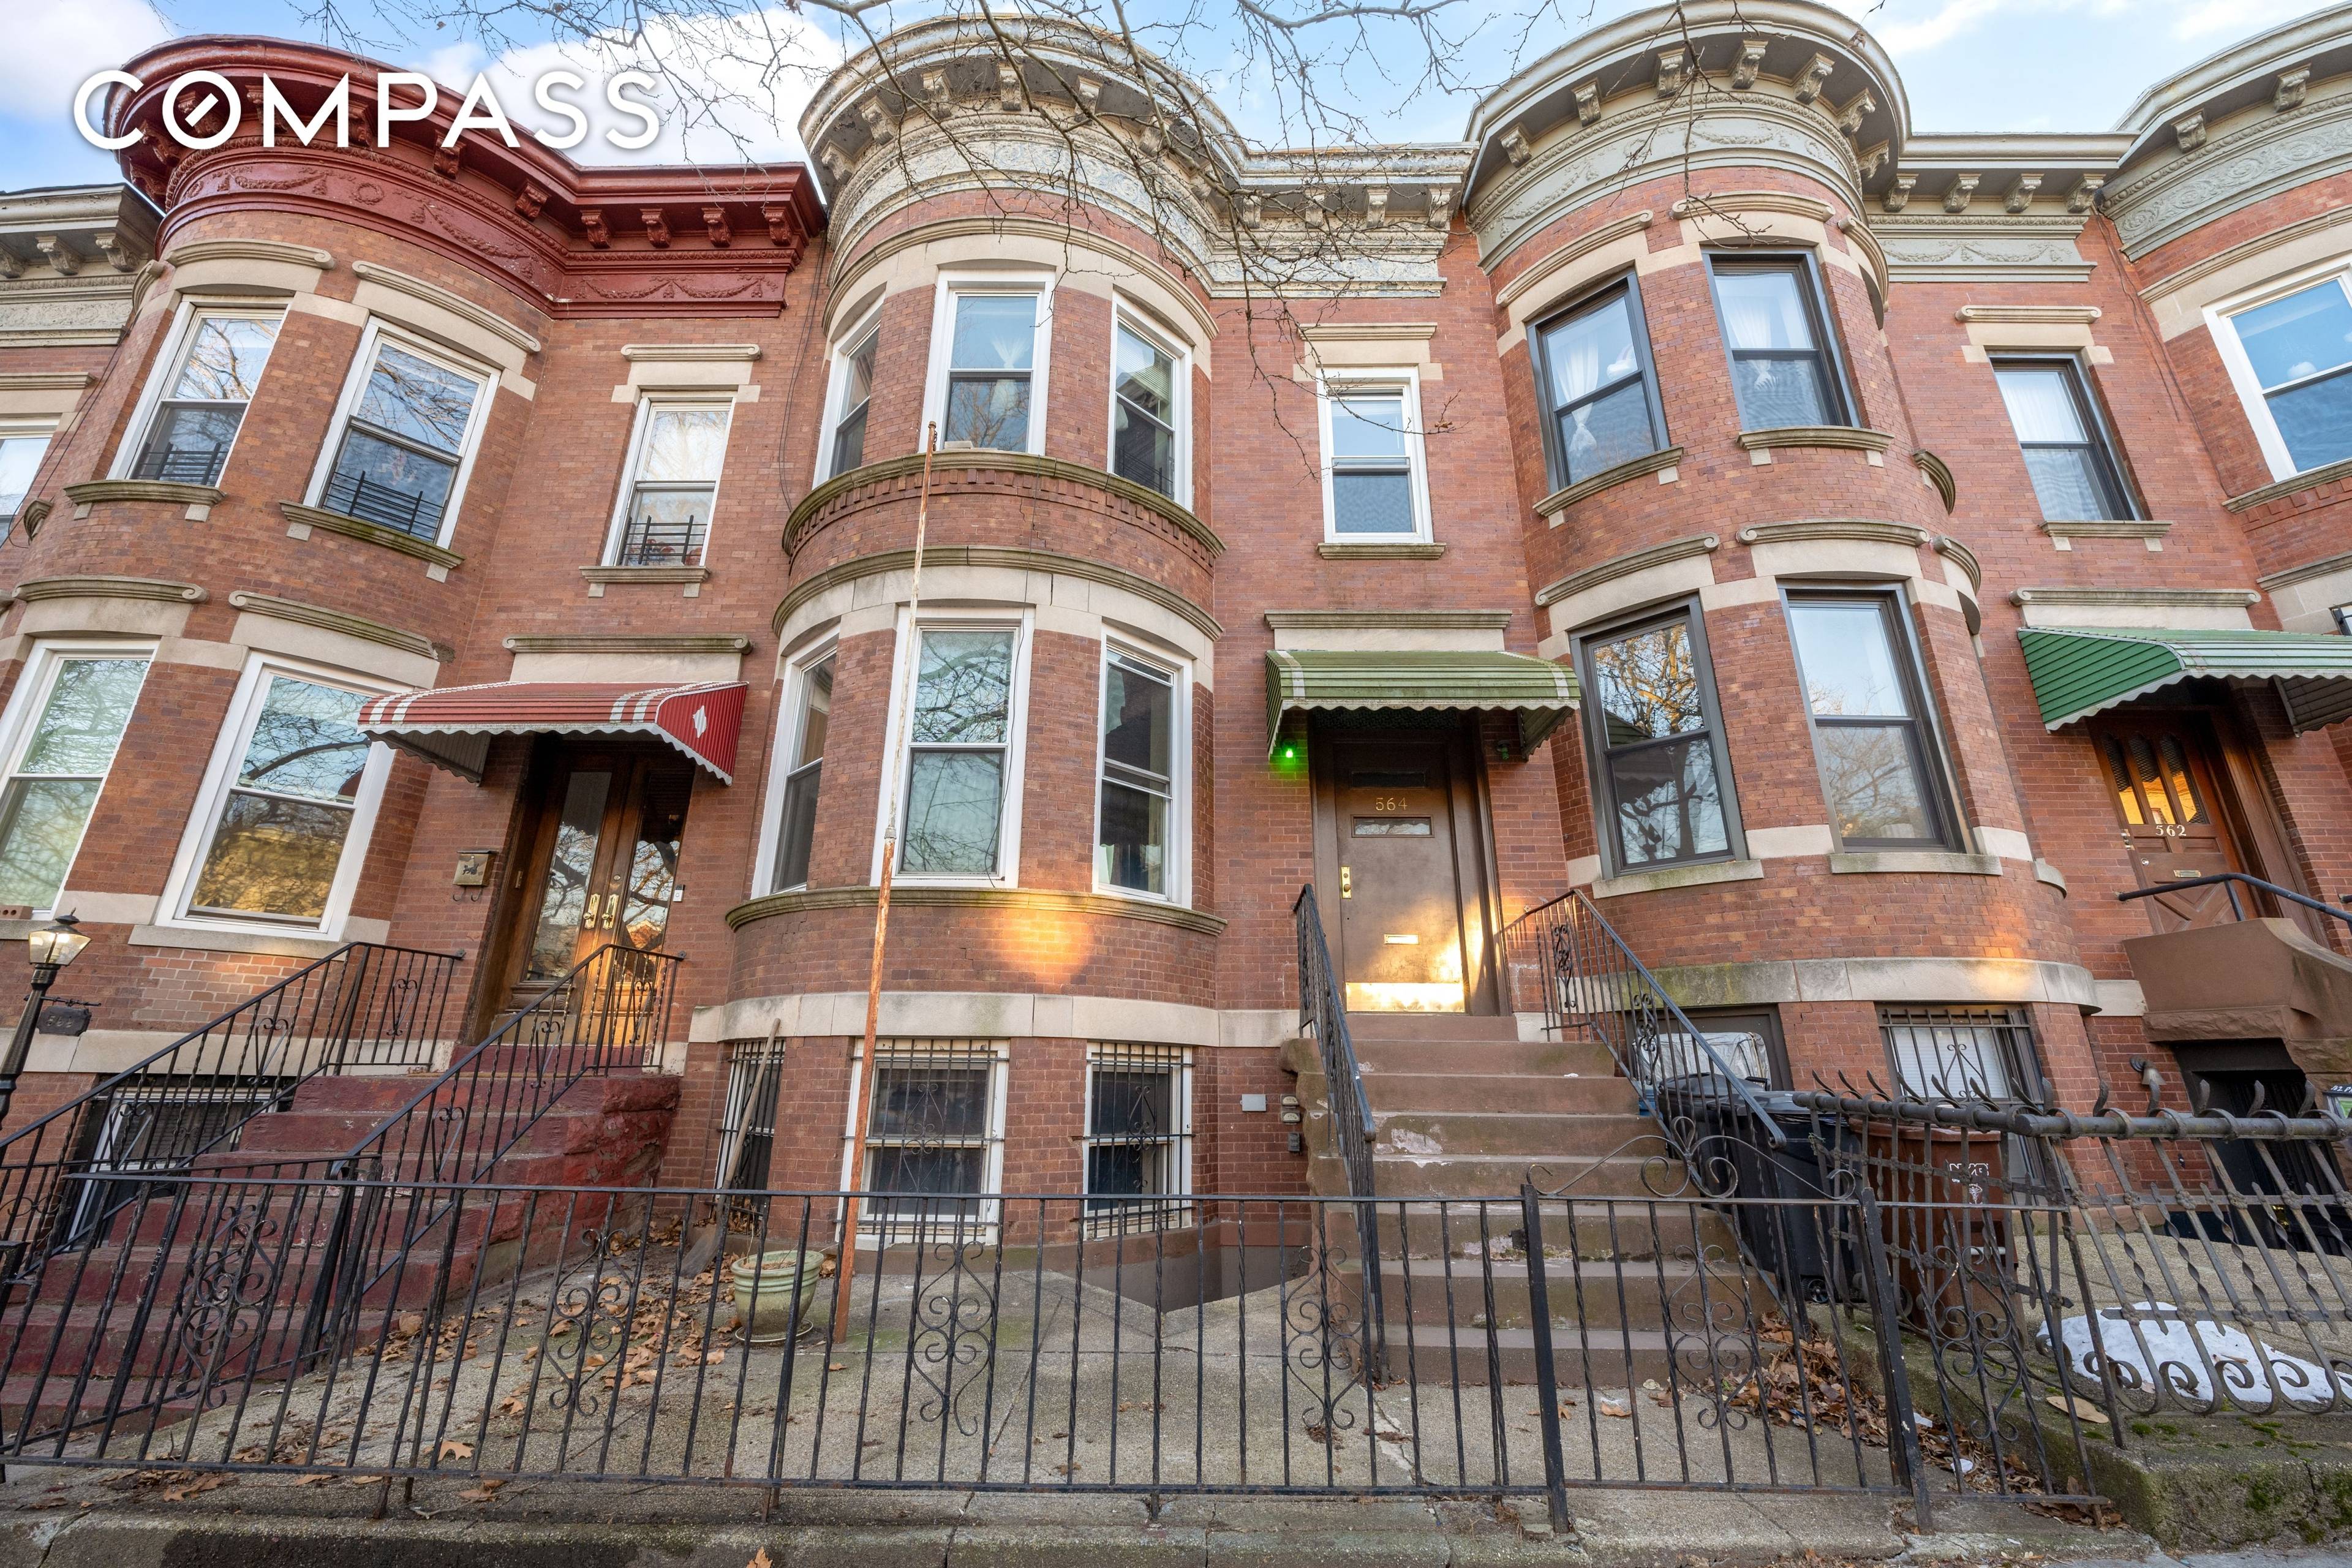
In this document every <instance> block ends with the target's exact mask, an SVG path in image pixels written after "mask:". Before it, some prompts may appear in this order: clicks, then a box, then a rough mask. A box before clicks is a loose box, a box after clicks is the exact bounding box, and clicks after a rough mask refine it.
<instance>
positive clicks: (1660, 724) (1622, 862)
mask: <svg viewBox="0 0 2352 1568" xmlns="http://www.w3.org/2000/svg"><path fill="white" fill-rule="evenodd" d="M1577 656H1578V670H1577V673H1578V678H1579V680H1580V684H1581V685H1582V687H1583V689H1584V690H1585V691H1586V692H1587V693H1589V696H1588V698H1587V700H1586V704H1585V708H1586V719H1585V724H1586V744H1587V746H1588V748H1589V749H1590V752H1591V755H1592V756H1593V758H1594V759H1595V763H1594V766H1593V775H1594V776H1593V793H1594V799H1595V802H1596V805H1597V807H1598V810H1599V814H1600V816H1601V842H1602V844H1603V846H1604V847H1605V848H1606V850H1607V853H1608V856H1609V859H1610V861H1611V864H1612V868H1613V869H1615V870H1617V871H1619V872H1626V871H1636V870H1648V869H1652V868H1657V867H1661V866H1674V865H1681V864H1685V863H1687V862H1691V861H1696V860H1711V859H1720V858H1726V857H1728V856H1730V855H1732V854H1733V853H1734V845H1735V838H1736V835H1737V834H1738V813H1737V808H1736V806H1735V805H1734V804H1733V802H1732V799H1731V790H1730V788H1729V783H1728V781H1729V779H1730V776H1731V768H1730V764H1729V759H1728V758H1727V756H1726V754H1725V751H1724V741H1723V720H1722V716H1721V714H1720V713H1719V712H1718V711H1717V709H1716V700H1715V683H1714V681H1713V679H1711V676H1710V672H1709V671H1708V668H1707V665H1706V631H1705V628H1704V626H1703V624H1702V621H1701V618H1700V617H1699V616H1697V615H1696V614H1695V613H1693V609H1692V607H1691V606H1689V605H1683V606H1679V607H1677V608H1675V609H1674V610H1672V611H1669V612H1668V613H1667V614H1665V615H1664V616H1652V617H1650V618H1647V619H1644V620H1641V621H1636V622H1634V623H1633V624H1632V625H1629V626H1614V627H1610V628H1607V629H1605V630H1603V631H1601V632H1598V633H1594V634H1591V635H1589V636H1587V637H1583V638H1582V639H1580V642H1579V644H1578V647H1577Z"/></svg>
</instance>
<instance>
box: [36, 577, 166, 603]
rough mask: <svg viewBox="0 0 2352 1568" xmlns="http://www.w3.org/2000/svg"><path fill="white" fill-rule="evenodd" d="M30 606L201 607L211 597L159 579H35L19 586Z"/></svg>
mask: <svg viewBox="0 0 2352 1568" xmlns="http://www.w3.org/2000/svg"><path fill="white" fill-rule="evenodd" d="M16 597H18V598H19V599H22V600H24V601H25V602H26V603H27V604H33V603H37V602H38V601H40V600H43V599H153V600H157V601H159V602H161V603H163V604H168V605H201V604H203V603H204V602H205V599H207V598H208V597H210V595H207V594H206V593H205V591H204V590H203V589H202V588H200V587H198V586H196V584H194V583H173V582H169V581H166V580H165V579H163V578H160V577H109V576H89V577H34V578H30V579H28V580H26V581H25V582H22V583H19V584H16Z"/></svg>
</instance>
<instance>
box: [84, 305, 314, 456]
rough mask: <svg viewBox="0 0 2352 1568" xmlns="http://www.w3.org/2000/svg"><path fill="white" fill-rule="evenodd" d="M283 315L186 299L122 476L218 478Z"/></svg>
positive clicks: (146, 400) (127, 447) (144, 405)
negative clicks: (199, 302) (195, 302)
mask: <svg viewBox="0 0 2352 1568" xmlns="http://www.w3.org/2000/svg"><path fill="white" fill-rule="evenodd" d="M284 319H285V318H284V313H283V312H282V311H278V310H251V309H247V308H241V307H236V306H228V305H194V304H184V305H183V306H182V307H181V308H180V315H179V319H178V320H177V321H175V322H174V323H173V333H172V341H171V348H170V351H169V352H168V353H166V354H165V355H164V357H163V360H162V361H161V362H159V363H160V365H161V368H160V369H159V371H158V372H157V374H156V375H155V376H154V378H153V379H152V381H151V382H150V383H149V384H148V387H147V392H146V395H145V396H144V397H143V398H142V402H141V406H140V411H139V414H138V416H137V417H136V419H135V420H134V421H133V424H132V426H131V428H132V429H133V430H135V431H136V432H137V433H138V434H137V435H136V436H135V437H133V438H132V439H131V440H130V441H127V442H125V443H124V444H123V447H122V456H121V458H120V460H119V461H118V463H117V472H116V475H115V477H116V478H117V479H160V480H163V481H165V482H167V483H171V484H183V485H214V484H217V483H219V482H220V477H221V470H222V469H224V468H226V467H227V466H228V454H229V448H230V447H232V446H234V445H235V444H236V433H237V431H238V430H239V429H240V428H241V427H242V426H244V424H245V410H246V405H247V404H249V403H251V402H252V401H253V395H254V392H255V390H256V389H257V387H259V386H260V384H261V373H262V371H263V370H264V369H265V368H267V366H268V363H269V353H270V350H271V349H272V348H274V347H275V346H276V344H277V342H278V327H279V326H280V324H282V322H283V321H284Z"/></svg>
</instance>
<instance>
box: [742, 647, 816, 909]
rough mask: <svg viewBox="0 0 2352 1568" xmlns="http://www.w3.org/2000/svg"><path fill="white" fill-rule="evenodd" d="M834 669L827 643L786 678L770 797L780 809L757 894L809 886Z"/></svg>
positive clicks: (800, 661) (798, 661) (796, 663)
mask: <svg viewBox="0 0 2352 1568" xmlns="http://www.w3.org/2000/svg"><path fill="white" fill-rule="evenodd" d="M834 668H835V664H834V647H833V645H832V644H831V643H825V644H824V645H822V646H821V647H818V648H817V650H816V651H815V652H814V653H810V654H805V655H803V656H802V657H801V658H797V659H795V660H793V665H792V668H791V669H790V671H789V672H788V673H787V675H786V677H785V679H784V701H785V708H784V714H783V719H782V722H781V723H780V724H779V725H778V726H777V735H776V740H777V746H776V751H775V756H774V758H773V760H772V763H771V766H770V770H769V778H768V798H769V799H770V800H772V801H774V802H775V803H776V805H775V811H774V816H773V820H772V824H771V826H770V828H769V833H768V842H767V845H766V857H767V863H766V864H765V865H763V866H761V867H758V868H756V870H757V872H758V875H757V878H756V879H755V880H756V882H757V886H756V887H755V888H754V889H753V891H754V892H755V893H782V892H789V891H790V890H792V889H794V888H804V887H806V886H808V879H809V848H810V846H811V845H812V844H813V843H814V840H815V836H816V802H817V792H818V789H819V787H820V786H821V785H822V784H824V744H825V732H826V730H827V729H828V728H829V721H830V720H831V717H832V714H833V672H834Z"/></svg>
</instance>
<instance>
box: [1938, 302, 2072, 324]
mask: <svg viewBox="0 0 2352 1568" xmlns="http://www.w3.org/2000/svg"><path fill="white" fill-rule="evenodd" d="M2098 319H2099V308H2098V307H2097V306H2096V305H1963V306H1961V307H1960V308H1959V309H1958V310H1954V311H1953V312H1952V320H1954V321H1998V322H2000V323H2001V324H2002V325H2004V326H2012V327H2018V326H2058V325H2081V326H2088V325H2090V324H2091V323H2092V322H2093V321H2097V320H2098Z"/></svg>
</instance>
